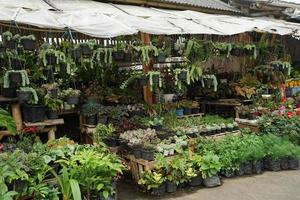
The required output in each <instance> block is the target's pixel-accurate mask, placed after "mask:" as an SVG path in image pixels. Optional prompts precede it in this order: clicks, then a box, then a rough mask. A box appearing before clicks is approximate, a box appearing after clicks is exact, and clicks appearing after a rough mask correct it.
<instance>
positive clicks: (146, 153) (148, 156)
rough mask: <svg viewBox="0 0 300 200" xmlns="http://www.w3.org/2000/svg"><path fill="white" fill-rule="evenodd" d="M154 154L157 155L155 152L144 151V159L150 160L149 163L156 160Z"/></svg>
mask: <svg viewBox="0 0 300 200" xmlns="http://www.w3.org/2000/svg"><path fill="white" fill-rule="evenodd" d="M154 154H155V151H154V150H146V149H142V159H144V160H148V161H152V160H154Z"/></svg>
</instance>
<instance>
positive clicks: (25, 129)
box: [23, 126, 38, 133]
mask: <svg viewBox="0 0 300 200" xmlns="http://www.w3.org/2000/svg"><path fill="white" fill-rule="evenodd" d="M23 130H24V132H26V133H36V132H38V127H36V126H31V127H26V128H24V129H23Z"/></svg>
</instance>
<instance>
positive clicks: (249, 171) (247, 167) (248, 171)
mask: <svg viewBox="0 0 300 200" xmlns="http://www.w3.org/2000/svg"><path fill="white" fill-rule="evenodd" d="M252 171H253V169H252V163H250V162H248V163H245V164H244V173H245V174H246V175H251V174H252Z"/></svg>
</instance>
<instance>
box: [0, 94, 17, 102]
mask: <svg viewBox="0 0 300 200" xmlns="http://www.w3.org/2000/svg"><path fill="white" fill-rule="evenodd" d="M17 101H18V98H8V97H4V96H1V95H0V102H17Z"/></svg>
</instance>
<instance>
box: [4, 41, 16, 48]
mask: <svg viewBox="0 0 300 200" xmlns="http://www.w3.org/2000/svg"><path fill="white" fill-rule="evenodd" d="M3 44H4V46H5V47H6V48H7V49H17V47H18V44H17V41H15V40H9V41H6V40H4V41H3Z"/></svg>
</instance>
